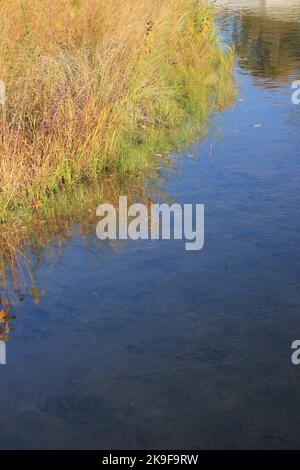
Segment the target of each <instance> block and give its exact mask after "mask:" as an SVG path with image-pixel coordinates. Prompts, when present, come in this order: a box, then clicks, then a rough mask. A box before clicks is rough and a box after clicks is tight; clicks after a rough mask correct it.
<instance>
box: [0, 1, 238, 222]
mask: <svg viewBox="0 0 300 470" xmlns="http://www.w3.org/2000/svg"><path fill="white" fill-rule="evenodd" d="M0 16H1V23H2V28H1V31H0V80H3V82H4V83H5V85H6V101H5V104H4V105H0V137H1V138H0V162H1V171H0V188H1V192H0V220H1V222H2V223H3V222H5V221H7V220H9V219H11V218H12V217H14V218H15V219H19V220H21V219H22V218H23V216H24V214H25V213H28V212H31V213H32V214H34V213H35V212H36V211H40V210H43V211H44V212H45V210H46V209H45V208H46V207H47V205H49V204H50V203H51V202H50V201H52V200H53V194H54V195H55V194H58V193H59V192H60V191H61V189H62V188H64V187H70V188H72V187H76V186H77V185H82V184H84V185H86V184H91V182H92V181H97V182H99V181H100V183H101V182H102V181H104V180H107V178H111V177H113V178H123V177H124V176H126V177H127V175H129V176H130V177H134V175H136V174H138V173H139V172H144V171H145V169H146V168H147V167H149V165H151V164H153V161H154V158H153V157H154V155H155V154H157V153H162V152H163V151H166V150H168V149H169V148H170V147H171V146H173V145H176V144H179V143H181V142H184V141H187V140H188V139H189V136H190V135H191V134H192V132H193V131H192V127H193V126H194V123H195V122H197V123H198V125H199V126H200V129H201V127H202V126H204V125H205V122H206V121H207V118H208V116H209V113H210V111H211V110H212V109H213V108H221V107H223V106H225V105H226V104H228V103H229V102H230V100H232V96H233V93H234V90H233V84H232V66H233V57H232V53H231V52H224V51H223V50H221V49H220V47H219V45H218V41H217V39H216V35H215V30H214V11H213V9H212V8H211V7H210V6H208V4H207V2H204V3H201V2H199V1H198V0H169V1H167V2H166V1H164V0H151V1H150V0H122V1H121V0H34V1H33V0H0ZM191 122H193V126H192V125H191ZM97 184H98V183H97Z"/></svg>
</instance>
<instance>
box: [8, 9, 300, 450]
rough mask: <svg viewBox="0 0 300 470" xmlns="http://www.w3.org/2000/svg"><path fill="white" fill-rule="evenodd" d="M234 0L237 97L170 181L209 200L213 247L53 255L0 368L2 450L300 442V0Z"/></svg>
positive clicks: (185, 196)
mask: <svg viewBox="0 0 300 470" xmlns="http://www.w3.org/2000/svg"><path fill="white" fill-rule="evenodd" d="M219 4H223V5H222V7H221V5H220V14H219V19H218V24H219V29H220V35H221V36H222V37H223V39H224V40H225V42H227V43H232V42H233V43H234V44H235V48H236V54H237V65H236V81H237V87H238V97H237V101H236V103H235V105H234V106H233V107H232V108H231V109H230V110H227V111H226V112H223V113H222V114H217V115H215V116H214V117H213V119H212V122H211V123H210V126H209V132H208V135H207V137H206V138H205V139H203V140H202V141H201V142H198V143H193V145H191V147H190V148H188V149H185V150H184V151H183V152H181V153H180V154H178V155H174V157H173V159H172V167H171V168H170V166H168V167H167V168H162V169H161V177H160V186H161V187H163V191H164V194H166V195H167V196H168V198H169V199H170V200H172V201H177V202H179V203H194V204H195V203H203V204H205V211H206V212H205V216H206V219H205V246H204V249H203V250H201V251H199V252H187V251H185V250H184V243H183V242H181V241H172V240H170V241H153V242H148V241H137V242H134V241H131V242H126V243H124V244H123V245H122V244H120V245H118V246H117V248H116V249H111V248H109V247H107V245H104V244H102V243H101V242H100V241H98V240H97V239H96V236H95V233H94V232H93V233H91V235H90V237H88V238H84V237H80V236H74V237H72V238H70V240H69V241H64V243H63V246H62V249H61V250H60V254H59V255H57V254H56V255H53V253H52V252H51V250H50V251H49V253H48V255H47V253H46V256H44V257H43V258H42V260H41V261H40V263H39V264H38V266H37V267H36V269H35V270H34V276H35V280H36V281H35V282H36V285H38V286H39V288H40V289H42V290H43V295H42V297H41V301H40V303H35V302H34V300H33V298H32V296H30V295H29V296H26V298H25V299H24V300H23V302H21V303H18V304H16V305H15V307H14V315H15V316H16V319H15V321H14V327H15V329H14V331H13V334H12V335H11V339H10V341H9V342H8V343H7V364H6V365H1V366H0V390H1V429H0V448H6V449H10V448H11V449H13V448H19V449H20V448H21V449H29V448H35V449H47V448H57V449H60V448H61V449H66V448H68V449H72V448H78V449H79V448H86V449H92V448H93V449H108V448H109V449H116V448H121V449H155V448H156V449H157V448H168V449H173V448H182V449H213V448H222V449H233V448H234V449H254V448H259V449H265V448H268V449H270V448H271V449H273V448H274V449H278V448H282V449H288V448H299V447H300V429H299V420H300V401H299V394H300V366H298V367H297V366H295V365H293V364H292V362H291V343H292V342H293V341H294V340H295V339H300V289H299V276H300V263H299V261H300V260H299V242H300V217H299V215H300V210H299V207H300V192H299V176H300V175H299V170H300V158H299V143H300V139H299V125H300V105H299V106H297V105H295V104H293V103H292V99H291V96H292V92H293V90H292V88H291V86H292V83H293V81H294V80H297V79H299V78H300V0H292V1H290V2H289V1H282V2H280V1H279V0H277V1H276V0H269V1H268V0H267V1H259V0H255V1H253V2H251V1H250V0H249V1H247V2H246V1H242V0H240V1H233V0H228V1H226V0H222V1H220V2H219ZM247 5H248V6H247ZM249 5H250V7H249ZM91 209H92V210H93V211H94V207H93V208H91ZM96 222H97V221H96V220H95V226H96Z"/></svg>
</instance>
